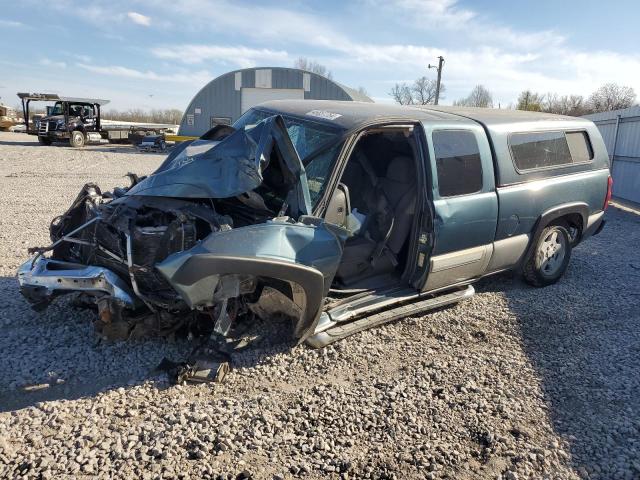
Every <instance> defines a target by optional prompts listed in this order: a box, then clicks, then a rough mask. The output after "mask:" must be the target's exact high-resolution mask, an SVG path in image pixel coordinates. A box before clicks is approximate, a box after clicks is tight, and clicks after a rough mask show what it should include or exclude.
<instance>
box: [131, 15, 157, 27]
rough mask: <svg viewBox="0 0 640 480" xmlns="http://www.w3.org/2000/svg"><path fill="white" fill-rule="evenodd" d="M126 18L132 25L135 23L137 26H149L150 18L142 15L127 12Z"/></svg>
mask: <svg viewBox="0 0 640 480" xmlns="http://www.w3.org/2000/svg"><path fill="white" fill-rule="evenodd" d="M127 17H129V20H131V21H132V22H133V23H137V24H138V25H143V26H145V27H148V26H149V25H151V18H150V17H147V16H146V15H142V14H141V13H138V12H127Z"/></svg>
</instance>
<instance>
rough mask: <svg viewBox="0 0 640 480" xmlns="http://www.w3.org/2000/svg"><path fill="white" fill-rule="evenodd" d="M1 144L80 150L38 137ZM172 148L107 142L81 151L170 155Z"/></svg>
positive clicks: (5, 141) (4, 141)
mask: <svg viewBox="0 0 640 480" xmlns="http://www.w3.org/2000/svg"><path fill="white" fill-rule="evenodd" d="M34 138H35V137H34ZM1 145H7V146H10V147H16V146H21V147H37V148H63V149H67V150H73V151H78V149H77V148H73V147H71V146H70V145H69V144H68V143H63V142H60V143H53V144H52V145H51V146H48V147H45V146H43V145H40V143H39V142H38V140H37V139H36V140H33V141H28V140H16V141H15V142H13V141H7V140H0V146H1ZM171 148H172V147H171V146H168V147H167V149H166V150H165V151H164V152H141V151H139V150H138V149H137V148H136V147H134V146H133V145H129V144H124V143H122V144H120V143H114V144H105V145H87V146H85V147H82V148H81V149H80V151H83V150H84V151H89V152H100V153H126V154H128V155H131V154H139V155H168V154H169V153H170V152H171Z"/></svg>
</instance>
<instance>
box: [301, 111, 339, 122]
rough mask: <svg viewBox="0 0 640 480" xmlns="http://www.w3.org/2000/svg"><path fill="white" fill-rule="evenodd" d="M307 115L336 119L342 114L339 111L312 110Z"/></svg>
mask: <svg viewBox="0 0 640 480" xmlns="http://www.w3.org/2000/svg"><path fill="white" fill-rule="evenodd" d="M307 115H311V116H312V117H319V118H324V119H325V120H335V119H336V118H340V117H341V116H342V115H340V114H339V113H331V112H327V111H326V110H311V111H310V112H307Z"/></svg>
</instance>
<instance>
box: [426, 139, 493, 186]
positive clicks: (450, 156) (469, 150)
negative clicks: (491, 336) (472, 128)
mask: <svg viewBox="0 0 640 480" xmlns="http://www.w3.org/2000/svg"><path fill="white" fill-rule="evenodd" d="M432 139H433V149H434V151H435V156H436V169H437V173H438V191H439V193H440V196H441V197H452V196H455V195H466V194H469V193H475V192H479V191H480V190H482V162H481V160H480V150H479V148H478V142H477V140H476V136H475V134H474V133H473V132H469V131H464V130H436V131H435V132H433V134H432Z"/></svg>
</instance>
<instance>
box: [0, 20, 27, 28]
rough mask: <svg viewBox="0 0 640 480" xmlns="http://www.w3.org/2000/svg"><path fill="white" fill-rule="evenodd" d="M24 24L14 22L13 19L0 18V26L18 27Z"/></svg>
mask: <svg viewBox="0 0 640 480" xmlns="http://www.w3.org/2000/svg"><path fill="white" fill-rule="evenodd" d="M24 26H25V24H24V23H22V22H16V21H15V20H0V27H14V28H20V27H24Z"/></svg>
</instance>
